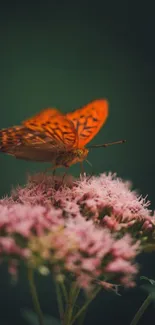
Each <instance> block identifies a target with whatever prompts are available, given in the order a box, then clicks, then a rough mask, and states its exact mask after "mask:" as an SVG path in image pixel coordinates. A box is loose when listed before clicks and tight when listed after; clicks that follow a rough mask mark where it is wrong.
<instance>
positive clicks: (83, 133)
mask: <svg viewBox="0 0 155 325" xmlns="http://www.w3.org/2000/svg"><path fill="white" fill-rule="evenodd" d="M66 117H67V118H68V119H69V120H71V121H72V122H73V124H74V127H75V129H76V131H77V134H78V138H79V142H78V146H79V147H83V146H85V145H86V144H87V143H88V142H89V141H91V140H92V139H93V138H94V136H95V135H96V134H97V133H98V132H99V130H100V129H101V127H102V125H103V124H104V123H105V121H106V119H107V117H108V102H107V100H105V99H98V100H94V101H92V102H91V103H89V104H87V105H86V106H84V107H82V108H79V109H77V110H75V111H74V112H71V113H68V114H66Z"/></svg>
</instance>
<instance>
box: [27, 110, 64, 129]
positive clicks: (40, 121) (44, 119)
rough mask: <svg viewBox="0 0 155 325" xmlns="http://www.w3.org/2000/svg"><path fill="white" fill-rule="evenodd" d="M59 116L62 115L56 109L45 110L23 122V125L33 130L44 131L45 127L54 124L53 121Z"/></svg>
mask: <svg viewBox="0 0 155 325" xmlns="http://www.w3.org/2000/svg"><path fill="white" fill-rule="evenodd" d="M58 115H62V114H61V112H60V111H59V110H57V109H56V108H45V109H43V110H42V111H40V112H39V113H37V114H36V115H34V116H32V117H30V118H28V119H27V120H25V121H23V122H22V124H23V125H25V126H26V127H28V128H29V129H31V130H35V131H36V130H38V131H42V128H43V125H45V126H47V125H48V124H51V123H52V119H53V118H54V117H56V116H58Z"/></svg>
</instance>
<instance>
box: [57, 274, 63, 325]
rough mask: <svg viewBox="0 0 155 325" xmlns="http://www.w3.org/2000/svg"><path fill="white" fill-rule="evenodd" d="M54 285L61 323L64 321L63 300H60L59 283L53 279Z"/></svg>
mask: <svg viewBox="0 0 155 325" xmlns="http://www.w3.org/2000/svg"><path fill="white" fill-rule="evenodd" d="M55 287H56V295H57V301H58V308H59V315H60V320H61V323H62V324H63V321H64V307H63V301H62V295H61V290H60V286H59V283H58V282H57V281H56V280H55Z"/></svg>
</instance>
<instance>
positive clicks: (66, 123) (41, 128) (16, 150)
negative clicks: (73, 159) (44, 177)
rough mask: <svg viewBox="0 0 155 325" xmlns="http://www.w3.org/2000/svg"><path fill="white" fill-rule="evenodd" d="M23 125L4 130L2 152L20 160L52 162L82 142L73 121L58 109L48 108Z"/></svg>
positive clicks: (0, 136)
mask: <svg viewBox="0 0 155 325" xmlns="http://www.w3.org/2000/svg"><path fill="white" fill-rule="evenodd" d="M22 124H23V126H19V127H18V126H17V127H12V128H8V129H3V130H0V151H3V152H6V153H8V154H11V155H14V156H15V157H16V158H21V159H28V160H35V161H50V162H52V161H53V160H54V159H56V157H57V156H58V155H60V154H62V153H64V152H66V151H67V150H70V149H71V148H72V147H73V146H74V145H75V143H77V141H78V138H77V133H76V131H75V128H74V125H73V123H72V121H70V120H68V119H67V118H66V117H65V116H63V115H62V114H61V113H59V111H57V110H53V109H49V108H48V109H45V110H43V111H41V112H40V113H39V114H37V115H35V116H34V117H32V118H30V119H28V120H26V121H24V122H23V123H22Z"/></svg>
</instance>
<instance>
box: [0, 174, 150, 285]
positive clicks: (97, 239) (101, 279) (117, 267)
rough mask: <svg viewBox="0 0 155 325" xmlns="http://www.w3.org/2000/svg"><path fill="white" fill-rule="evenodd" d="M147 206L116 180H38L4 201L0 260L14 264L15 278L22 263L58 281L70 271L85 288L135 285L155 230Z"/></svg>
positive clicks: (1, 203)
mask: <svg viewBox="0 0 155 325" xmlns="http://www.w3.org/2000/svg"><path fill="white" fill-rule="evenodd" d="M148 205H149V203H148V202H147V201H146V200H145V199H143V198H142V197H138V195H137V194H136V192H133V191H131V185H130V184H129V183H127V182H126V183H125V182H123V181H122V180H121V179H118V178H117V177H116V175H112V174H109V175H106V174H102V175H100V176H98V177H95V176H94V177H91V178H89V177H86V176H83V177H81V178H80V179H79V180H74V179H73V178H72V177H71V176H68V177H66V179H65V182H64V183H63V184H62V179H61V177H59V178H58V177H56V178H55V179H53V176H47V175H45V174H43V175H34V176H32V177H30V178H29V179H28V183H27V184H26V186H25V187H18V188H17V189H16V190H13V191H12V193H11V196H10V197H6V198H4V199H2V200H0V256H1V261H3V259H5V258H6V257H7V258H8V259H9V262H10V263H11V264H10V265H13V267H10V272H12V273H14V272H15V267H14V265H17V262H18V261H20V260H21V259H22V260H24V261H25V263H31V264H32V265H33V266H34V267H36V268H38V269H40V268H41V267H45V266H46V268H47V269H49V270H51V269H52V270H53V271H54V272H55V274H57V275H58V276H59V275H62V276H63V275H65V274H66V271H67V272H69V273H71V274H72V276H74V278H75V279H76V281H77V283H78V285H79V286H81V287H83V288H85V289H88V288H90V287H91V286H92V285H94V284H95V283H96V284H97V283H101V284H103V286H105V284H106V283H107V282H114V283H118V284H119V283H120V284H123V285H125V286H132V285H133V284H134V276H135V275H136V273H137V270H138V269H137V265H136V264H135V262H134V259H135V257H136V255H137V254H138V253H139V252H140V250H141V238H142V237H143V234H144V233H145V235H146V232H147V233H149V236H151V235H150V234H152V233H153V229H154V220H155V217H153V216H151V211H149V210H148ZM135 225H140V227H138V229H140V230H138V231H139V232H136V235H135V233H134V231H135V230H134V229H136V227H135ZM131 230H132V231H131ZM124 233H125V234H124ZM149 236H148V238H150V237H149ZM145 237H146V236H145ZM137 238H139V240H137ZM151 240H152V237H151Z"/></svg>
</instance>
